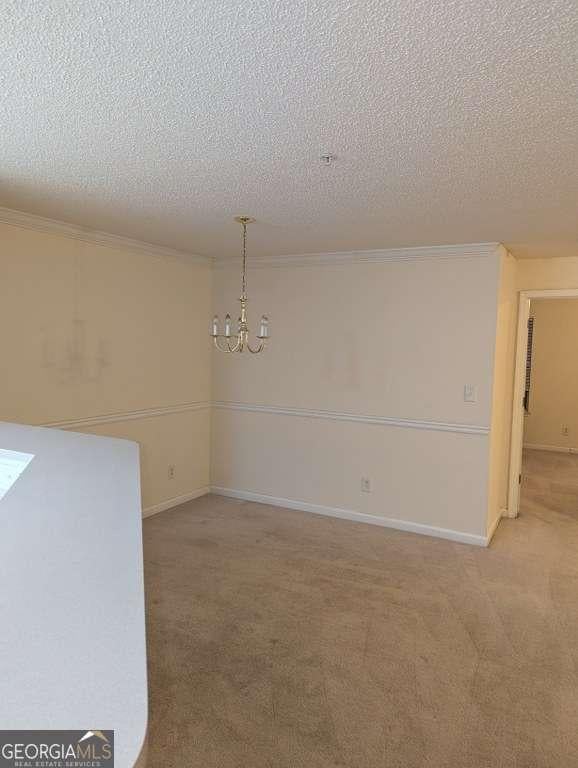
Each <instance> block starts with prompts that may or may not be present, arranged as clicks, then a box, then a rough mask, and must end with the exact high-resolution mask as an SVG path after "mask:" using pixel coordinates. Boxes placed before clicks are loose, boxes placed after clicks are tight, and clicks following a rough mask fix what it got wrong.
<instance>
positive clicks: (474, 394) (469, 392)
mask: <svg viewBox="0 0 578 768" xmlns="http://www.w3.org/2000/svg"><path fill="white" fill-rule="evenodd" d="M477 402H478V388H477V387H476V385H475V384H464V403H477Z"/></svg>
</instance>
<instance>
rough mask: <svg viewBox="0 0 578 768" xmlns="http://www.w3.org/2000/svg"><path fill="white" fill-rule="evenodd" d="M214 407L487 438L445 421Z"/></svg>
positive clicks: (476, 429)
mask: <svg viewBox="0 0 578 768" xmlns="http://www.w3.org/2000/svg"><path fill="white" fill-rule="evenodd" d="M213 407H214V408H217V409H221V410H228V411H247V412H249V413H272V414H276V415H280V416H299V417H302V418H308V419H329V420H331V421H354V422H359V423H361V424H378V425H382V426H390V427H404V428H406V429H427V430H434V431H436V432H459V433H464V434H468V435H487V434H488V433H489V431H490V429H489V427H487V426H480V425H477V424H455V423H451V422H443V421H430V420H423V419H406V418H396V417H393V416H372V415H366V414H361V413H352V412H350V411H324V410H316V409H312V408H292V407H287V406H275V405H258V404H255V403H234V402H226V401H217V402H214V403H213Z"/></svg>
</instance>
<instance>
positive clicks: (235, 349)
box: [227, 336, 241, 352]
mask: <svg viewBox="0 0 578 768" xmlns="http://www.w3.org/2000/svg"><path fill="white" fill-rule="evenodd" d="M227 347H228V349H229V352H238V351H239V349H240V347H241V337H240V336H237V341H236V342H235V343H234V344H233V346H231V342H230V341H227Z"/></svg>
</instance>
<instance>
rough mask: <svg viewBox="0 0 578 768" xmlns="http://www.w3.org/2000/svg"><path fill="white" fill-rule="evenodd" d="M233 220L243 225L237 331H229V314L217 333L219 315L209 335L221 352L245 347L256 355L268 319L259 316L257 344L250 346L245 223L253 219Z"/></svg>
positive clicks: (266, 333)
mask: <svg viewBox="0 0 578 768" xmlns="http://www.w3.org/2000/svg"><path fill="white" fill-rule="evenodd" d="M235 221H237V222H239V224H241V225H242V226H243V279H242V287H241V298H240V299H239V301H240V302H241V316H240V317H239V321H238V324H237V333H235V334H232V333H231V315H229V314H227V315H226V316H225V328H224V333H219V316H218V315H215V316H214V318H213V328H212V330H211V336H212V337H213V341H214V342H215V346H216V347H217V349H219V350H221V352H244V351H245V350H246V349H248V350H249V352H251V353H252V354H254V355H256V354H258V353H259V352H261V351H262V350H263V349H264V348H265V343H266V341H267V339H268V338H269V320H268V318H267V316H266V315H263V316H262V317H261V327H260V329H259V334H258V336H257V339H258V342H259V343H258V344H257V346H256V347H252V346H251V344H250V343H249V326H248V324H247V276H246V273H247V224H250V223H251V222H253V221H255V219H252V218H251V217H250V216H235Z"/></svg>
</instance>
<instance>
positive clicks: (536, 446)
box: [524, 443, 578, 453]
mask: <svg viewBox="0 0 578 768" xmlns="http://www.w3.org/2000/svg"><path fill="white" fill-rule="evenodd" d="M524 448H525V449H526V450H527V451H551V452H552V453H578V448H567V447H565V446H563V445H541V444H540V443H524Z"/></svg>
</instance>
